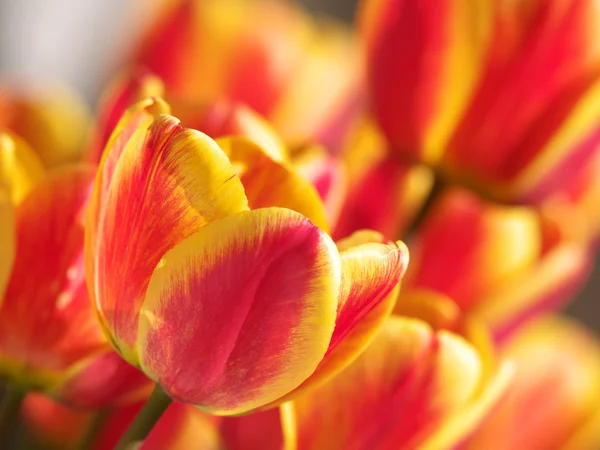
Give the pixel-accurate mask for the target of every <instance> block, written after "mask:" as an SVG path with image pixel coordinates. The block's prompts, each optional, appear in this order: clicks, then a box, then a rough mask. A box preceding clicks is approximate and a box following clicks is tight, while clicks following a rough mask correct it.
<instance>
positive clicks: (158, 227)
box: [86, 113, 247, 364]
mask: <svg viewBox="0 0 600 450" xmlns="http://www.w3.org/2000/svg"><path fill="white" fill-rule="evenodd" d="M144 115H145V117H144ZM124 120H125V119H124ZM136 122H137V123H136ZM136 125H137V126H136ZM134 130H135V131H134ZM127 138H129V139H127ZM245 209H247V201H246V197H245V195H244V190H243V187H242V184H241V182H240V180H239V178H238V177H237V176H236V175H235V173H234V171H233V167H232V166H231V164H230V163H229V161H228V159H227V157H226V156H225V154H224V153H223V152H222V150H221V149H220V148H219V147H218V146H217V145H216V144H215V143H214V141H212V140H211V139H210V138H208V137H207V136H206V135H204V134H202V133H199V132H197V131H194V130H190V129H186V128H183V127H182V126H181V125H179V122H178V121H177V120H176V119H175V118H173V117H170V116H167V115H161V116H158V117H157V118H156V119H152V118H147V114H146V113H144V114H142V115H141V116H140V114H135V115H134V116H133V119H131V120H130V121H128V122H126V125H125V126H124V128H123V131H121V134H118V133H115V134H114V135H113V137H111V140H110V142H109V148H107V153H106V154H105V156H104V158H103V162H102V164H101V166H100V169H99V173H98V176H97V179H96V184H95V188H94V197H93V199H92V204H91V206H90V226H89V227H88V230H87V237H86V240H87V244H86V252H87V253H86V254H87V256H86V258H87V259H88V262H87V269H88V276H89V277H90V287H91V292H92V295H93V298H94V299H93V301H94V302H95V305H96V308H97V310H98V312H99V315H100V318H101V321H102V323H103V325H104V327H105V330H106V331H107V332H108V333H109V335H110V336H111V339H112V341H113V344H114V345H115V346H116V347H117V348H118V349H119V351H120V353H121V354H122V355H123V356H124V357H125V358H126V359H128V360H129V361H131V362H132V363H134V364H135V363H136V362H137V355H136V352H135V343H136V339H137V316H138V314H139V308H140V306H141V303H142V302H143V299H144V296H145V292H146V288H147V286H148V282H149V280H150V276H151V275H152V272H153V271H154V268H155V267H156V265H157V264H158V262H159V261H160V259H161V258H162V256H163V255H164V253H165V252H166V251H167V250H168V249H170V248H171V247H173V246H174V245H175V244H177V243H179V242H180V241H182V240H183V239H185V238H187V237H188V236H190V235H192V234H193V233H195V232H196V231H198V230H199V229H201V228H202V227H203V226H204V225H206V224H207V223H208V222H211V221H213V220H216V219H218V218H221V217H225V216H227V215H230V214H232V213H235V212H238V211H241V210H245Z"/></svg>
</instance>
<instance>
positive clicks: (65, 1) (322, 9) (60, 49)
mask: <svg viewBox="0 0 600 450" xmlns="http://www.w3.org/2000/svg"><path fill="white" fill-rule="evenodd" d="M155 2H156V0H0V73H1V74H2V75H3V76H6V77H10V78H17V79H19V80H28V81H33V82H37V81H39V80H42V79H44V78H49V79H54V80H61V81H64V82H67V83H69V84H70V85H72V86H73V87H75V89H77V90H78V91H79V92H80V93H81V94H83V95H84V97H85V98H86V99H87V100H88V101H89V102H90V104H93V103H94V102H95V100H96V98H97V96H98V94H99V91H100V90H101V88H102V86H103V84H104V83H105V82H106V80H107V78H108V76H109V74H110V73H111V72H112V70H113V67H114V62H115V61H116V60H118V58H119V57H120V56H121V55H124V54H126V52H127V50H128V49H127V45H126V44H125V42H127V40H128V38H130V37H132V36H135V35H136V33H137V32H138V30H139V29H140V28H142V27H144V25H145V24H146V23H147V21H148V20H149V18H150V17H151V15H152V5H153V4H154V3H155ZM302 3H304V4H305V5H306V6H307V7H308V8H310V9H312V10H314V11H316V12H318V13H320V14H328V15H333V16H336V17H339V18H340V19H342V20H346V21H348V22H350V21H352V18H353V15H354V9H355V7H356V3H357V1H355V0H304V1H303V2H302ZM140 5H144V8H141V9H140ZM142 10H146V12H145V13H143V14H141V13H140V11H142ZM598 120H600V117H599V118H598ZM598 262H599V260H598V259H597V261H596V270H595V272H594V274H593V276H592V278H591V280H590V282H589V283H588V285H587V286H586V287H585V289H584V290H583V291H582V292H581V293H580V295H579V296H578V298H577V299H576V300H575V301H574V302H573V303H572V304H571V305H570V307H569V308H568V311H567V312H568V313H569V314H571V315H573V316H575V317H577V318H579V319H580V320H581V321H583V322H584V323H586V324H588V325H589V326H591V327H593V328H594V329H595V330H597V331H600V270H599V268H598V266H599V265H600V264H598Z"/></svg>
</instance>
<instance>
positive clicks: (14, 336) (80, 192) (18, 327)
mask: <svg viewBox="0 0 600 450" xmlns="http://www.w3.org/2000/svg"><path fill="white" fill-rule="evenodd" d="M93 176H94V171H93V168H92V167H88V166H71V167H68V168H64V169H60V170H56V171H55V172H53V173H52V174H51V175H49V176H48V177H47V178H46V179H45V180H44V181H43V182H42V183H41V184H40V185H39V186H38V187H37V188H35V189H34V190H33V191H32V192H31V193H30V194H29V195H28V196H27V197H26V198H25V200H24V201H23V202H22V203H21V204H20V205H19V207H18V209H17V216H16V259H15V262H14V267H13V271H12V275H11V278H10V281H9V284H8V286H7V288H6V294H5V296H4V302H3V304H2V307H1V309H0V360H2V364H1V366H2V369H0V370H2V371H3V372H5V375H7V374H8V375H9V376H14V377H17V380H16V381H17V382H20V383H24V384H25V385H28V387H29V388H32V387H37V388H40V389H45V390H48V389H51V388H53V387H54V386H55V385H56V383H57V382H58V381H60V380H61V379H62V378H63V377H64V376H65V375H66V371H67V370H68V369H70V368H71V367H72V366H74V365H77V364H78V363H80V362H81V361H82V360H84V359H87V358H89V357H90V356H93V355H95V354H97V353H98V352H100V351H102V350H106V349H107V348H108V344H107V342H106V339H105V337H104V335H103V334H102V332H101V330H100V328H99V327H98V324H97V323H96V319H95V317H94V315H93V311H92V309H91V308H90V305H89V297H88V293H87V288H86V283H85V269H84V267H83V236H84V217H85V208H86V206H87V201H88V198H89V192H90V189H91V183H92V180H93ZM32 280H35V282H32Z"/></svg>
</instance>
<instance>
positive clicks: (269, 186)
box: [217, 137, 329, 231]
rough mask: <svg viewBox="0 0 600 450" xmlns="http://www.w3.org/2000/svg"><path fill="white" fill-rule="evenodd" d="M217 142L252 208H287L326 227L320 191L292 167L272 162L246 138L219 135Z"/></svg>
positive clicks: (323, 227)
mask: <svg viewBox="0 0 600 450" xmlns="http://www.w3.org/2000/svg"><path fill="white" fill-rule="evenodd" d="M217 144H219V146H220V147H221V148H222V149H223V151H224V152H225V154H226V155H227V156H228V157H229V160H230V161H231V163H232V164H233V166H234V167H235V168H236V171H237V174H238V176H239V177H240V179H241V180H242V184H243V185H244V189H245V191H246V197H248V205H249V206H250V208H251V209H257V208H267V207H270V206H278V207H282V208H288V209H291V210H294V211H296V212H299V213H300V214H302V215H304V216H306V217H307V218H309V219H310V220H311V221H312V222H313V223H314V224H315V225H317V226H318V227H320V228H321V229H323V230H325V231H328V230H329V226H328V223H327V217H326V213H325V207H324V205H323V203H322V202H321V199H320V197H319V194H318V193H317V191H316V189H315V188H314V187H313V186H312V185H311V184H310V182H309V181H307V180H306V179H304V178H303V177H302V176H301V175H300V174H299V173H297V172H296V171H295V170H294V169H293V168H292V167H289V166H288V165H286V164H284V163H280V162H277V161H274V160H273V159H271V158H270V157H269V155H268V154H267V152H265V151H264V150H263V148H262V147H260V146H259V145H258V144H256V143H254V142H252V141H250V140H248V139H246V138H238V137H230V138H222V139H218V140H217Z"/></svg>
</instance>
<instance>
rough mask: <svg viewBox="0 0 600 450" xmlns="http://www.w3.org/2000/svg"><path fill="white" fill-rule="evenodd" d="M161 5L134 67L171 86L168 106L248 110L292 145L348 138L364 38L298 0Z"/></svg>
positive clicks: (183, 0)
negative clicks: (224, 105)
mask: <svg viewBox="0 0 600 450" xmlns="http://www.w3.org/2000/svg"><path fill="white" fill-rule="evenodd" d="M159 3H161V6H162V8H159V13H158V16H157V19H156V21H155V22H154V23H153V25H152V27H151V28H150V30H149V31H148V33H147V34H146V35H145V36H144V37H143V39H142V42H141V44H140V46H139V48H138V50H137V51H136V52H135V55H134V57H133V63H134V65H137V66H143V67H148V68H149V69H150V70H151V71H152V72H154V73H155V74H157V75H158V76H159V77H161V78H162V79H163V80H164V82H165V86H166V88H167V94H168V97H167V98H168V100H169V102H173V103H177V102H178V101H179V100H181V99H185V100H194V101H199V102H204V103H214V102H215V101H221V100H224V101H228V102H232V103H243V104H246V105H248V106H249V107H250V108H252V109H253V110H255V111H257V112H258V113H259V114H261V115H263V116H265V117H267V118H268V120H269V122H271V123H272V124H273V125H274V127H275V129H276V130H277V131H278V132H279V133H281V135H282V136H283V137H284V140H285V141H286V143H287V144H289V145H291V146H297V145H305V144H308V143H310V142H314V141H317V142H319V143H321V144H324V145H327V146H335V144H336V142H338V140H339V138H340V136H343V134H344V130H345V129H346V127H347V126H348V125H349V124H350V123H351V122H352V118H353V117H354V113H355V110H356V109H357V107H356V105H357V104H358V103H359V98H360V97H361V89H360V85H359V81H360V78H361V74H360V58H359V55H358V52H357V46H356V43H355V39H354V37H353V36H352V33H351V32H350V31H349V30H347V29H346V28H345V27H344V26H343V25H342V24H338V23H335V22H334V21H333V20H315V19H314V18H312V17H310V16H309V15H308V14H307V13H305V12H304V11H303V10H302V9H301V8H299V7H298V6H297V5H294V4H293V3H292V2H279V1H273V0H175V1H162V2H159ZM200 80H201V81H200Z"/></svg>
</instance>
